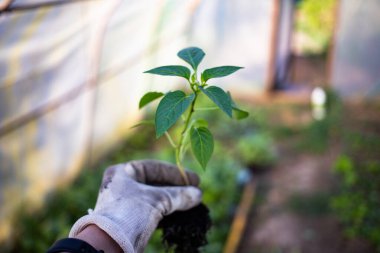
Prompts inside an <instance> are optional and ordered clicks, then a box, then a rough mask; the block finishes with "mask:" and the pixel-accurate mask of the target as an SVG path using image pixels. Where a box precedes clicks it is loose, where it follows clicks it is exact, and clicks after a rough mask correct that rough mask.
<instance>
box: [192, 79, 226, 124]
mask: <svg viewBox="0 0 380 253" xmlns="http://www.w3.org/2000/svg"><path fill="white" fill-rule="evenodd" d="M199 88H200V89H201V91H202V92H203V93H204V94H206V96H208V97H209V98H210V99H211V100H212V101H213V102H214V103H215V104H216V105H217V106H218V107H219V108H220V109H222V111H224V112H225V113H226V114H227V115H228V116H230V117H231V118H232V105H231V98H230V97H229V96H228V94H227V93H226V92H224V90H222V89H221V88H219V87H216V86H209V87H208V88H206V89H204V88H203V87H199Z"/></svg>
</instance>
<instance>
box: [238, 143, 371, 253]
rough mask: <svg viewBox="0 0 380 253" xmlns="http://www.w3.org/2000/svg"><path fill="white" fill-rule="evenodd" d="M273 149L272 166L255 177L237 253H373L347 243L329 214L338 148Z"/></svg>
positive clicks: (288, 145)
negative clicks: (254, 193)
mask: <svg viewBox="0 0 380 253" xmlns="http://www.w3.org/2000/svg"><path fill="white" fill-rule="evenodd" d="M278 146H279V147H278V148H279V153H280V156H279V157H280V158H279V161H278V162H277V165H276V166H274V167H273V168H272V169H271V170H270V171H268V172H267V173H266V174H262V175H258V176H257V177H256V180H257V181H258V188H257V197H256V200H255V203H254V208H253V209H252V211H251V214H250V218H249V220H248V224H247V228H246V232H245V235H244V236H243V238H242V242H241V245H240V249H239V251H238V252H239V253H261V252H263V253H271V252H276V253H277V252H281V253H321V252H323V253H338V252H339V253H341V252H346V253H361V252H363V253H364V252H365V253H368V252H373V250H372V249H371V248H370V247H369V246H368V244H367V243H366V242H362V241H360V240H348V239H347V238H346V237H345V236H344V234H343V230H342V226H341V225H340V224H339V222H338V220H337V218H336V217H334V215H333V214H332V213H331V211H329V201H328V200H329V194H330V193H331V192H332V191H333V190H334V182H335V178H334V175H333V173H332V170H331V167H332V162H333V161H334V160H335V158H336V157H337V155H338V154H339V148H338V147H330V148H328V150H326V151H325V152H323V153H322V154H308V153H303V152H297V151H295V147H294V145H293V144H292V141H290V142H286V143H282V144H280V145H278Z"/></svg>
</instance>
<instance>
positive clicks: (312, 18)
mask: <svg viewBox="0 0 380 253" xmlns="http://www.w3.org/2000/svg"><path fill="white" fill-rule="evenodd" d="M335 2H336V0H301V1H299V4H298V6H297V9H298V13H299V18H297V19H296V29H297V30H298V31H300V32H302V33H304V34H305V35H307V36H308V37H309V38H311V39H312V41H313V42H314V44H315V46H313V47H312V48H309V47H308V46H307V45H305V48H304V50H305V51H306V52H307V53H325V52H326V51H327V48H328V46H329V43H330V40H331V37H332V34H333V25H334V13H333V11H334V6H335ZM314 51H315V52H314Z"/></svg>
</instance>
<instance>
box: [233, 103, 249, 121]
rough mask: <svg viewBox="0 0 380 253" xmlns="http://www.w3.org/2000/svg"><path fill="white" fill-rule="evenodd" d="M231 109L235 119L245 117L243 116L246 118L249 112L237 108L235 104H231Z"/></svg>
mask: <svg viewBox="0 0 380 253" xmlns="http://www.w3.org/2000/svg"><path fill="white" fill-rule="evenodd" d="M232 111H233V115H232V116H233V117H234V118H235V119H238V120H240V119H245V118H247V117H248V116H249V113H248V112H247V111H244V110H242V109H239V108H237V107H235V106H232Z"/></svg>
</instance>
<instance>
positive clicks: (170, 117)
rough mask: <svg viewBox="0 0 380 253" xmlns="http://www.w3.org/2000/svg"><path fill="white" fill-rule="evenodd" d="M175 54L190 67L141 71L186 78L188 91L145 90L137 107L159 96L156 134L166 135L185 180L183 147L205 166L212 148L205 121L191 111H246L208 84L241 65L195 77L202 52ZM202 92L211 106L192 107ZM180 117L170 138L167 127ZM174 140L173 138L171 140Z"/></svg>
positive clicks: (236, 114) (242, 115)
mask: <svg viewBox="0 0 380 253" xmlns="http://www.w3.org/2000/svg"><path fill="white" fill-rule="evenodd" d="M177 55H178V57H179V58H181V59H182V60H184V61H185V62H186V63H188V64H189V65H190V67H191V69H190V68H188V67H185V66H182V65H168V66H162V67H157V68H153V69H150V70H148V71H145V72H144V73H150V74H156V75H162V76H179V77H183V78H185V79H186V81H187V82H188V85H189V88H190V89H189V90H190V92H187V93H186V91H183V90H175V91H169V92H167V93H162V92H148V93H146V94H145V95H144V96H143V97H142V98H141V100H140V103H139V108H142V107H144V106H145V105H147V104H149V103H150V102H152V101H154V100H156V99H159V98H162V99H161V101H160V102H159V104H158V107H157V110H156V114H155V120H154V125H155V130H156V137H157V138H159V137H161V136H163V135H165V136H166V138H167V139H168V141H169V143H170V144H171V146H172V147H173V148H174V153H175V159H176V164H177V166H178V168H179V171H180V173H181V175H182V177H183V179H184V181H185V183H186V184H188V183H189V182H188V179H187V177H186V174H185V172H184V166H183V161H182V160H183V157H184V154H185V152H186V151H187V147H188V146H189V145H188V144H189V142H190V144H191V145H190V146H191V150H192V152H193V154H194V156H195V158H196V159H197V161H198V162H199V164H200V165H201V166H202V168H203V169H205V168H206V166H207V163H208V161H209V160H210V158H211V155H212V153H213V150H214V139H213V136H212V134H211V132H210V130H209V129H208V124H207V122H206V121H205V120H204V119H202V118H196V117H195V115H194V114H196V112H197V111H204V110H216V109H218V110H222V111H223V112H224V113H226V114H227V115H228V116H229V117H230V118H233V117H234V118H236V119H243V118H246V117H248V112H246V111H243V110H241V109H239V108H238V107H237V106H236V104H235V102H234V101H233V100H232V98H231V95H230V93H229V92H225V91H224V90H223V89H221V88H220V87H217V86H213V85H209V84H208V81H209V80H210V79H213V78H219V77H224V76H228V75H230V74H232V73H234V72H236V71H237V70H239V69H241V68H242V67H236V66H220V67H215V68H209V69H206V70H204V71H203V72H202V73H201V74H200V80H199V78H198V66H199V63H200V62H201V61H202V59H203V57H204V56H205V53H204V52H203V50H202V49H200V48H197V47H189V48H185V49H182V50H181V51H179V52H178V54H177ZM201 93H203V94H204V95H206V96H207V97H208V98H209V99H210V100H211V101H212V102H213V103H214V104H215V106H212V107H205V108H196V107H195V104H196V102H197V100H198V97H199V95H200V94H201ZM179 119H182V120H181V122H182V130H181V132H180V136H177V138H175V139H173V138H172V137H171V135H170V134H169V132H168V130H169V129H170V128H171V127H172V126H173V125H174V124H175V123H176V122H177V121H178V120H179ZM175 140H176V141H175Z"/></svg>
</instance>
